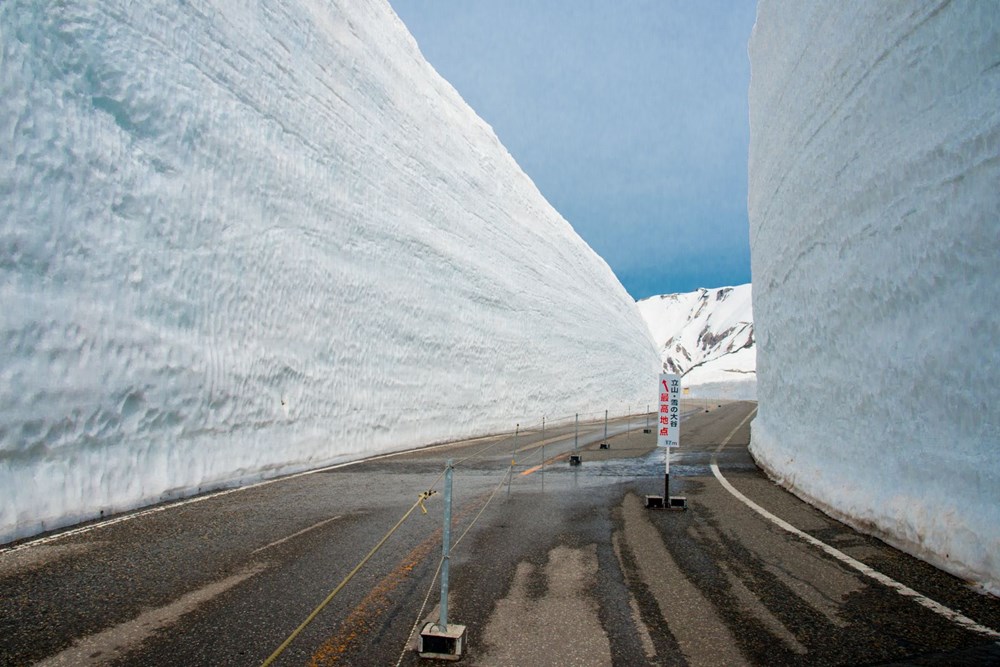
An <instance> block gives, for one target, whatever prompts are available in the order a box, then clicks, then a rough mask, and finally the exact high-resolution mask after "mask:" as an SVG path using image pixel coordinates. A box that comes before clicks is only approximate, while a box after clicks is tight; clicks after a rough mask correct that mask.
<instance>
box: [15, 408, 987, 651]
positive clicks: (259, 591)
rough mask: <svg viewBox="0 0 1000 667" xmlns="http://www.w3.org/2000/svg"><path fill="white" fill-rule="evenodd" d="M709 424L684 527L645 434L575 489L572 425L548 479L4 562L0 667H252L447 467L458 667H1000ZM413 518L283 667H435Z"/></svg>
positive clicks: (197, 515)
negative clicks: (427, 641) (895, 666)
mask: <svg viewBox="0 0 1000 667" xmlns="http://www.w3.org/2000/svg"><path fill="white" fill-rule="evenodd" d="M689 407H690V406H689ZM709 407H710V408H711V409H710V411H709V412H707V413H706V412H704V410H703V409H700V408H699V409H696V410H691V411H690V414H688V416H687V417H686V418H685V420H684V421H683V422H682V448H681V450H680V451H679V452H677V453H675V454H674V457H673V463H672V466H671V491H672V493H674V494H678V495H684V496H686V497H687V500H688V509H687V510H686V511H683V512H668V511H652V510H647V509H645V507H644V506H643V497H644V495H645V494H650V493H661V492H662V486H663V476H662V473H663V454H662V450H656V449H655V447H654V442H653V436H652V435H644V434H643V433H642V426H643V422H644V419H643V418H641V417H637V418H633V420H632V422H631V424H630V425H629V426H628V433H627V434H626V424H625V422H624V421H623V420H619V421H616V422H613V423H612V425H611V428H610V431H611V435H612V436H613V437H612V438H611V439H610V444H611V448H610V449H608V450H600V449H597V446H598V443H599V442H600V441H602V440H603V425H602V424H588V425H585V426H582V427H581V434H580V449H581V454H582V456H583V463H582V464H581V465H580V466H569V465H568V463H567V461H566V456H567V455H568V453H569V452H570V450H572V449H573V426H572V424H565V423H564V424H561V425H560V426H558V427H556V428H554V427H551V426H550V427H549V428H548V429H547V432H546V434H545V437H544V441H545V442H546V445H545V454H544V456H545V460H547V464H546V465H545V466H544V468H542V467H539V464H540V463H541V461H542V451H541V449H540V447H539V446H538V445H539V443H541V442H542V441H543V438H542V434H541V433H540V432H538V431H537V430H535V431H531V432H527V433H520V434H519V437H518V441H517V444H516V446H515V444H514V441H513V438H512V437H511V436H509V435H505V436H499V437H496V438H487V439H480V440H477V441H473V442H468V443H455V444H452V445H447V446H442V447H436V448H431V449H426V450H420V451H417V452H413V453H409V454H404V455H397V456H392V457H387V458H381V459H378V460H372V461H368V462H363V463H358V464H355V465H350V466H346V467H339V468H336V469H331V470H327V471H323V472H317V473H315V474H309V475H302V476H296V477H292V478H288V479H285V480H281V481H277V482H274V483H269V484H265V485H260V486H256V487H251V488H248V489H244V490H240V491H236V492H230V493H225V494H220V495H213V496H208V497H205V498H203V499H200V500H199V501H197V502H193V503H191V502H189V503H186V504H180V505H173V506H167V507H165V508H163V509H162V511H155V512H151V513H144V514H142V515H140V516H137V517H135V518H132V519H129V520H126V521H121V522H118V523H113V524H110V525H108V524H105V525H96V526H94V527H93V529H92V530H88V531H84V532H77V533H73V534H66V535H63V536H58V535H57V536H54V537H52V538H49V539H47V540H44V541H40V542H35V543H29V544H27V545H21V546H19V547H18V548H15V549H7V550H4V551H2V552H0V665H28V664H35V663H39V662H41V663H42V664H47V665H60V664H62V665H88V664H102V665H103V664H110V665H185V666H192V665H259V664H261V663H262V662H263V661H264V660H265V659H266V658H267V657H268V656H269V655H270V654H271V653H272V652H273V651H274V650H275V649H276V648H277V647H278V646H279V645H280V644H281V643H282V641H283V640H284V639H285V638H286V637H287V636H288V635H289V634H290V633H291V632H292V631H293V630H294V629H295V628H296V627H297V626H298V625H299V624H300V623H301V622H302V621H303V620H304V619H305V618H306V617H307V616H308V615H309V614H310V613H311V612H312V611H313V610H314V609H315V608H316V606H317V605H318V604H320V603H321V602H322V601H323V600H324V598H326V597H327V595H328V593H330V591H332V590H333V589H334V588H335V587H336V586H337V585H338V584H339V583H340V582H341V581H342V580H343V579H344V578H345V576H346V575H347V574H348V573H349V572H350V571H351V570H352V569H354V568H355V566H356V565H357V564H358V563H359V561H361V559H362V558H363V557H364V556H365V555H366V554H367V553H368V552H369V550H370V549H371V548H372V547H373V546H374V545H375V544H376V543H377V542H378V541H379V540H380V539H381V538H382V537H383V536H384V535H385V534H386V533H387V531H389V530H390V529H391V528H392V527H393V526H394V525H395V524H396V523H397V522H398V521H399V519H400V517H402V516H403V515H404V513H405V512H406V511H407V510H409V509H410V508H411V507H412V506H413V505H414V503H415V502H416V501H417V499H418V497H419V495H420V493H421V492H423V491H425V490H426V489H427V488H428V487H429V486H430V485H431V484H432V483H433V484H435V486H436V488H437V489H440V488H441V482H440V481H439V480H438V478H439V476H440V473H441V472H442V471H443V469H444V465H445V461H446V460H447V459H449V458H451V459H453V460H455V462H456V468H455V474H454V500H455V502H454V507H455V509H454V513H455V518H454V526H455V528H454V533H453V544H454V542H455V540H456V539H458V538H459V537H460V536H462V537H461V541H460V542H459V543H458V544H457V545H456V546H455V548H454V550H453V552H452V558H451V595H450V596H449V608H450V612H449V619H450V621H451V622H452V623H461V624H464V625H466V626H467V650H466V655H465V656H464V659H463V664H473V665H540V664H544V665H612V664H613V665H647V664H649V665H683V664H691V665H701V664H711V665H719V664H760V665H781V664H796V665H823V664H852V665H853V664H890V663H894V662H900V663H903V664H927V665H946V664H948V665H950V664H991V663H997V664H1000V644H998V643H997V642H998V641H1000V635H996V636H991V635H989V634H988V633H987V632H985V630H986V629H989V628H992V629H993V630H994V631H996V630H1000V600H998V599H996V598H993V597H989V596H984V595H982V594H980V593H977V592H976V591H974V590H973V589H972V588H970V587H969V586H968V585H967V584H965V583H964V582H962V581H960V580H958V579H956V578H954V577H951V576H949V575H946V574H944V573H942V572H940V571H938V570H936V569H934V568H932V567H930V566H929V565H927V564H925V563H923V562H921V561H919V560H916V559H914V558H912V557H910V556H908V555H906V554H903V553H901V552H899V551H897V550H895V549H893V548H891V547H889V546H887V545H885V544H884V543H882V542H881V541H879V540H877V539H875V538H872V537H868V536H865V535H861V534H859V533H857V532H855V531H853V530H851V529H850V528H848V527H846V526H844V525H843V524H841V523H838V522H836V521H834V520H832V519H830V518H828V517H826V516H825V515H823V514H822V513H820V512H818V511H817V510H815V509H813V508H811V507H810V506H808V505H806V504H804V503H803V502H801V501H799V500H798V499H797V498H795V497H794V496H792V495H790V494H788V493H786V492H785V491H783V490H781V489H780V488H778V487H776V486H775V485H774V484H772V483H771V482H769V481H768V480H767V478H766V477H764V476H763V475H762V474H761V473H760V471H758V470H757V468H756V467H755V466H754V464H753V462H752V460H751V458H750V456H749V454H748V453H747V451H746V443H747V442H748V439H749V428H750V427H749V422H748V420H747V417H748V416H749V415H750V413H751V411H752V410H753V408H754V405H753V404H752V403H728V404H724V405H722V406H720V407H717V404H714V403H713V404H711V405H710V406H709ZM724 443H725V446H723V447H721V448H720V446H721V445H723V444H724ZM713 456H714V457H715V460H716V461H717V464H718V470H719V476H720V477H721V478H723V479H724V480H725V482H726V483H728V484H729V485H730V486H731V487H732V488H733V490H735V491H737V492H738V493H740V494H742V495H743V496H745V497H746V498H747V499H749V500H750V501H752V502H753V503H756V504H757V505H758V506H760V507H762V508H764V509H765V510H767V511H769V512H770V513H771V514H773V515H776V516H777V517H780V519H782V520H784V521H786V522H788V523H789V524H791V525H792V526H794V527H796V528H797V529H799V530H801V531H804V533H805V534H807V535H808V536H811V537H812V538H815V539H817V540H820V541H822V542H823V543H824V544H825V545H828V546H829V550H824V549H823V548H821V547H820V546H817V545H816V544H811V543H809V542H807V541H806V538H803V537H802V536H796V535H793V534H791V533H789V532H788V531H787V530H786V529H783V528H781V527H779V526H778V525H776V524H775V523H774V522H773V521H771V520H769V519H767V518H765V517H763V516H762V515H761V514H760V513H758V512H757V511H755V510H754V509H752V508H751V507H749V506H748V505H747V504H745V503H744V502H743V501H742V500H740V499H739V498H737V497H736V496H735V495H734V494H733V493H731V492H730V490H728V489H727V488H726V486H725V485H724V483H723V481H721V480H720V477H717V476H716V475H714V474H713V471H712V469H711V463H712V461H713ZM511 459H513V460H514V461H515V466H514V470H513V474H512V475H510V476H509V480H510V485H509V491H508V485H507V483H506V482H507V479H508V476H507V475H506V472H507V470H508V467H509V466H510V462H511ZM424 505H425V507H426V510H427V513H426V514H424V513H423V512H422V511H421V510H420V509H419V506H418V509H417V510H416V511H414V512H413V513H412V514H411V515H410V517H409V518H408V519H407V520H406V521H404V522H403V523H402V524H401V526H400V528H399V529H398V531H397V532H396V533H394V534H393V535H392V537H390V538H389V539H388V540H387V542H386V543H385V546H384V547H383V548H382V550H381V551H379V552H378V553H377V554H375V555H374V556H373V557H372V559H371V560H370V561H369V562H368V563H367V565H365V566H364V567H363V568H362V569H361V570H360V571H359V572H358V574H357V575H356V576H355V577H354V578H353V579H352V580H351V581H350V582H349V583H348V584H347V585H346V586H344V588H343V589H342V590H341V592H340V593H338V594H337V595H336V596H335V597H334V598H333V599H332V601H331V602H330V603H329V605H328V606H327V607H326V608H325V609H323V610H322V611H321V612H320V613H319V614H317V616H316V618H315V620H314V621H313V622H312V623H311V624H310V625H308V626H307V627H306V628H305V630H303V631H302V633H301V634H300V635H298V636H297V637H296V638H295V639H294V640H293V641H292V642H291V643H290V644H289V646H288V648H287V650H285V652H284V653H282V655H281V656H280V657H279V658H278V659H277V660H276V662H275V664H277V665H301V664H316V665H334V664H340V665H396V664H397V663H398V664H403V665H416V664H421V663H423V664H429V663H427V661H421V660H420V659H419V658H417V656H416V655H415V653H414V652H413V650H412V648H411V644H412V641H413V633H412V630H413V628H414V626H415V624H417V622H418V621H419V620H423V619H436V617H437V609H436V605H437V603H438V593H437V585H436V584H435V585H433V586H432V578H433V577H434V575H435V569H436V567H437V565H438V562H439V558H440V548H441V547H440V538H441V532H440V527H441V519H442V514H441V511H442V496H441V494H437V495H434V496H432V497H431V498H429V499H428V500H427V501H426V502H425V503H424ZM470 526H471V528H470ZM467 528H468V531H467V532H466V529H467ZM463 535H464V536H463ZM834 550H836V551H834ZM836 554H842V555H845V556H846V557H849V558H853V559H855V560H856V561H857V562H858V563H859V564H861V567H862V568H863V567H865V566H867V567H870V568H874V570H876V571H878V572H880V573H882V575H884V576H886V577H889V578H890V580H891V582H894V583H895V582H898V585H894V583H893V584H890V583H886V580H883V581H876V580H875V579H873V578H872V577H871V576H868V575H866V574H863V573H862V572H859V571H858V569H857V568H856V566H852V565H850V564H849V563H847V562H845V560H844V559H843V558H839V557H838V556H837V555H836ZM900 586H905V587H909V588H911V589H914V590H915V591H917V592H919V593H921V594H923V595H925V596H927V597H928V598H930V599H932V600H934V601H936V602H937V603H940V604H941V605H944V606H945V607H946V608H947V610H946V611H941V610H940V609H937V608H935V609H931V608H928V605H927V604H926V603H925V604H921V603H920V602H919V601H918V600H917V599H916V598H915V597H914V596H913V595H909V594H907V595H904V594H901V593H900V592H899V590H898V589H899V587H900ZM425 600H426V606H424V602H425ZM930 606H933V605H930ZM956 615H962V616H963V617H964V618H966V619H968V620H963V619H962V618H958V619H957V620H956ZM973 622H974V623H975V624H978V625H979V628H978V629H976V628H974V627H973V628H971V629H970V627H969V625H970V624H971V623H973ZM963 623H965V625H963ZM442 664H444V663H442Z"/></svg>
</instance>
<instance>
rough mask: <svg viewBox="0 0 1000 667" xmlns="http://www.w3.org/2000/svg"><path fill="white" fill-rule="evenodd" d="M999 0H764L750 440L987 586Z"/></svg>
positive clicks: (995, 425) (998, 446) (993, 453)
mask: <svg viewBox="0 0 1000 667" xmlns="http://www.w3.org/2000/svg"><path fill="white" fill-rule="evenodd" d="M997 19H998V13H997V5H996V3H989V2H977V1H976V0H958V1H956V2H951V3H910V4H906V5H905V6H904V5H899V4H895V3H878V2H870V3H869V2H848V3H806V2H796V1H789V2H776V1H774V0H760V2H759V4H758V13H757V23H756V26H755V27H754V31H753V36H752V38H751V40H750V49H749V51H750V62H751V68H752V78H751V84H750V160H749V169H750V171H749V198H748V204H749V216H750V246H751V251H752V270H753V280H754V294H753V299H754V304H753V308H754V316H755V318H756V319H755V322H754V324H755V326H756V335H757V348H758V350H757V362H758V363H757V373H758V393H759V401H760V402H759V406H760V411H759V414H758V417H757V418H756V420H755V421H754V422H753V439H752V444H751V451H752V452H753V453H754V455H755V456H756V457H757V459H758V461H759V462H761V464H762V465H764V466H765V467H766V468H767V469H768V470H770V471H771V474H772V475H773V476H774V477H775V478H776V479H779V480H781V481H782V482H783V483H785V484H787V485H788V486H789V487H790V488H792V489H794V490H795V491H796V492H797V493H799V494H800V495H802V496H804V497H807V498H810V499H812V500H813V501H814V502H816V503H817V504H819V505H820V506H822V507H824V508H826V509H827V510H828V511H830V512H831V513H832V514H834V515H836V516H838V517H841V518H842V519H844V520H846V521H849V522H851V523H853V524H854V525H856V526H859V527H861V528H863V529H866V530H871V531H874V532H876V533H878V534H880V535H881V536H882V537H883V538H885V539H887V540H889V541H890V542H892V543H894V544H896V545H898V546H900V547H902V548H904V549H907V550H909V551H911V552H912V553H915V554H917V555H920V556H923V557H925V558H927V559H929V560H930V561H932V562H934V563H936V564H938V565H939V566H941V567H944V568H946V569H948V570H950V571H951V572H954V573H956V574H958V575H959V576H963V577H966V578H969V579H973V580H976V581H979V582H981V583H982V584H984V585H986V586H988V587H992V588H993V589H994V590H995V591H997V592H1000V456H998V451H1000V344H998V340H1000V309H998V308H997V305H998V304H1000V280H998V277H1000V271H998V266H1000V264H998V258H1000V232H998V222H1000V187H998V184H1000V160H998V159H997V158H998V156H1000V92H998V91H1000V67H997V63H998V62H1000V21H998V20H997Z"/></svg>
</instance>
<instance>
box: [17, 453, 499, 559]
mask: <svg viewBox="0 0 1000 667" xmlns="http://www.w3.org/2000/svg"><path fill="white" fill-rule="evenodd" d="M495 437H504V435H503V434H499V435H484V436H479V437H476V438H470V439H469V440H461V441H459V442H444V443H441V444H440V445H432V446H430V447H415V448H413V449H404V450H401V451H398V452H389V453H388V454H379V455H377V456H369V457H368V458H364V459H358V460H356V461H346V462H344V463H337V464H334V465H330V466H324V467H322V468H315V469H313V470H304V471H302V472H296V473H292V474H290V475H283V476H281V477H275V478H274V479H265V480H261V481H259V482H254V483H253V484H247V485H246V486H236V487H233V488H231V489H222V490H220V491H214V492H210V493H206V494H204V495H201V496H195V497H194V498H187V499H185V500H178V501H175V502H169V503H167V504H165V505H157V506H156V507H150V508H149V509H144V510H139V511H137V512H131V513H129V514H123V515H122V516H118V517H115V518H113V519H107V520H106V521H101V522H99V523H94V524H90V525H87V526H81V527H79V528H72V529H70V530H67V531H65V532H61V533H56V534H55V535H49V536H48V537H40V538H38V539H37V540H31V541H29V542H22V543H21V544H18V545H17V546H13V547H6V548H0V556H3V555H4V554H8V553H13V552H15V551H21V550H23V549H30V548H31V547H38V546H42V545H43V544H48V543H50V542H55V541H57V540H62V539H65V538H67V537H73V536H74V535H83V534H84V533H89V532H91V531H93V530H97V529H99V528H107V527H109V526H113V525H115V524H116V523H122V522H125V521H131V520H132V519H138V518H140V517H144V516H149V515H151V514H157V513H159V512H165V511H167V510H172V509H177V508H178V507H184V506H185V505H193V504H194V503H200V502H202V501H205V500H211V499H213V498H221V497H222V496H227V495H229V494H230V493H239V492H240V491H249V490H250V489H257V488H260V487H262V486H267V485H268V484H276V483H278V482H287V481H288V480H291V479H296V478H298V477H305V476H306V475H315V474H316V473H321V472H327V471H330V470H337V469H338V468H346V467H347V466H354V465H359V464H361V463H369V462H371V461H378V460H380V459H387V458H391V457H393V456H402V455H403V454H412V453H414V452H431V451H434V450H435V449H441V448H443V447H454V446H456V445H459V444H465V443H468V442H476V441H478V440H488V439H489V438H495Z"/></svg>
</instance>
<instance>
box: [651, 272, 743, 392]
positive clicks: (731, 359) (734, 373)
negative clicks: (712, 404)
mask: <svg viewBox="0 0 1000 667" xmlns="http://www.w3.org/2000/svg"><path fill="white" fill-rule="evenodd" d="M750 294H751V292H750V285H749V284H746V285H739V286H737V287H720V288H718V289H699V290H698V291H696V292H687V293H685V294H664V295H662V296H653V297H650V298H648V299H643V300H642V301H639V303H638V305H639V312H640V313H642V317H643V319H645V320H646V324H647V325H648V326H649V330H650V333H651V334H652V336H653V340H654V341H655V342H656V344H657V346H658V347H659V350H660V356H661V358H662V361H663V370H664V371H666V372H670V373H678V374H680V375H682V376H683V378H684V386H685V387H687V388H690V389H691V394H690V395H692V396H712V397H719V398H723V397H725V398H742V399H755V398H756V385H757V376H756V367H757V363H756V349H755V348H754V337H753V309H752V306H751V297H750Z"/></svg>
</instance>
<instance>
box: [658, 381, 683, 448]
mask: <svg viewBox="0 0 1000 667" xmlns="http://www.w3.org/2000/svg"><path fill="white" fill-rule="evenodd" d="M658 393H659V394H660V403H659V405H660V410H659V415H660V423H659V424H658V430H657V437H656V445H657V446H658V447H670V448H674V447H680V445H681V426H680V422H681V408H680V398H681V378H680V376H679V375H672V374H669V373H664V374H663V375H661V376H660V385H659V387H658Z"/></svg>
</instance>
